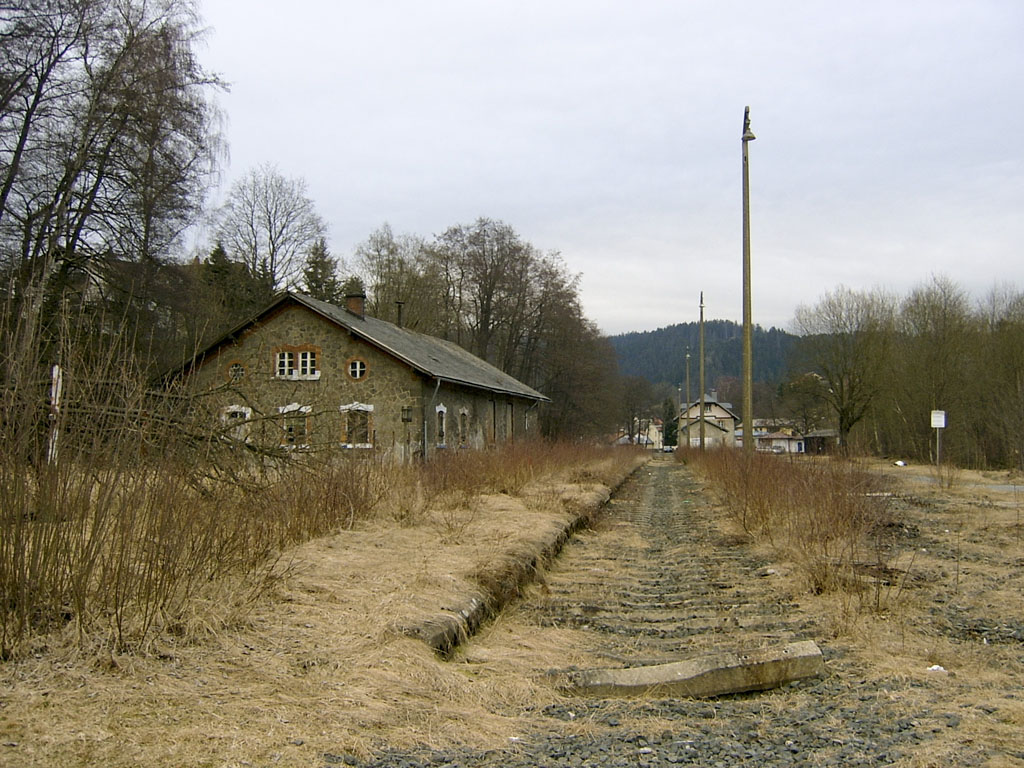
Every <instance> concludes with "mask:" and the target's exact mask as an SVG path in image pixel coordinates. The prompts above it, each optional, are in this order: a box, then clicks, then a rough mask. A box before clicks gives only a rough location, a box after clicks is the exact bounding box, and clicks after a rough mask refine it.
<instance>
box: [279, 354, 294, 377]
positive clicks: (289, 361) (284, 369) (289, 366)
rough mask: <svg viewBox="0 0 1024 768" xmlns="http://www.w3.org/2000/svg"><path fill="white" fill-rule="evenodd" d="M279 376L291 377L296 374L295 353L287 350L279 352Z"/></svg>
mask: <svg viewBox="0 0 1024 768" xmlns="http://www.w3.org/2000/svg"><path fill="white" fill-rule="evenodd" d="M276 369H277V378H279V379H290V378H292V377H293V376H294V375H295V353H294V352H292V351H290V350H286V351H281V352H278V353H277V364H276Z"/></svg>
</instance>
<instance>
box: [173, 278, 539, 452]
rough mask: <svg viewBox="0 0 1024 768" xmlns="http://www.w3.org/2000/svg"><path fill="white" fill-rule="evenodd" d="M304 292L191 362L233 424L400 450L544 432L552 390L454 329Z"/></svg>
mask: <svg viewBox="0 0 1024 768" xmlns="http://www.w3.org/2000/svg"><path fill="white" fill-rule="evenodd" d="M365 299H366V297H365V295H362V294H360V295H351V296H348V297H347V298H346V304H345V307H338V306H335V305H333V304H328V303H326V302H323V301H318V300H316V299H312V298H310V297H308V296H305V295H303V294H300V293H295V292H290V291H288V292H284V293H281V294H279V295H278V296H277V297H276V298H275V299H274V301H273V302H272V303H271V304H270V305H269V306H267V307H266V308H265V309H263V310H262V311H261V312H259V313H258V314H257V315H256V316H255V317H254V318H252V319H250V320H248V321H246V322H245V323H242V324H241V325H239V326H238V327H236V328H234V329H232V330H231V331H230V332H228V333H226V334H225V335H224V336H222V337H221V338H220V339H218V340H217V341H215V342H213V343H212V344H210V345H209V346H208V347H207V348H206V349H204V350H202V351H201V352H199V353H198V354H197V355H196V356H195V357H194V358H193V359H192V360H191V361H190V362H189V363H188V364H187V365H186V366H185V367H184V369H183V373H184V374H185V375H186V377H187V380H188V382H189V384H190V386H191V387H192V388H194V389H195V390H196V391H203V392H208V393H209V394H210V397H211V398H213V399H214V402H215V409H216V412H217V413H218V415H219V418H220V419H221V424H222V434H223V435H224V436H225V438H226V439H230V440H235V441H239V442H251V443H261V444H264V445H279V446H282V447H285V448H289V449H307V450H308V449H311V448H331V447H334V448H337V449H340V450H351V451H368V450H378V451H385V452H388V453H391V454H392V455H394V456H395V458H397V459H409V458H412V457H426V456H430V455H432V454H434V453H435V452H437V451H441V450H451V449H457V448H485V447H488V446H492V445H495V444H499V443H508V442H512V441H516V440H520V439H524V438H526V437H528V436H533V435H535V434H536V433H537V431H538V424H539V418H538V408H539V406H540V405H541V404H542V403H544V402H548V398H547V397H545V396H544V395H542V394H541V393H540V392H537V391H536V390H534V389H532V388H531V387H528V386H527V385H525V384H523V383H522V382H520V381H518V380H516V379H515V378H513V377H511V376H509V375H507V374H505V373H503V372H502V371H500V370H499V369H498V368H496V367H494V366H493V365H491V364H489V363H487V362H485V361H484V360H481V359H480V358H478V357H476V356H475V355H472V354H470V353H469V352H467V351H466V350H464V349H462V348H461V347H459V346H458V345H456V344H454V343H452V342H450V341H445V340H443V339H439V338H435V337H433V336H427V335H424V334H422V333H416V332H415V331H411V330H408V329H406V328H403V327H400V326H399V325H395V324H393V323H388V322H385V321H383V320H378V319H377V318H373V317H367V316H366V314H365V311H364V308H365Z"/></svg>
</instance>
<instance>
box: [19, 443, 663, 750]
mask: <svg viewBox="0 0 1024 768" xmlns="http://www.w3.org/2000/svg"><path fill="white" fill-rule="evenodd" d="M574 456H575V457H576V458H582V454H574ZM591 456H592V457H593V454H591ZM641 460H643V459H642V457H638V456H636V455H633V454H625V453H618V454H614V455H606V454H601V455H599V456H597V457H596V460H594V461H592V463H591V465H589V466H588V468H587V469H586V471H585V472H584V473H582V474H586V476H587V477H586V480H587V482H586V484H583V485H581V484H578V483H570V482H568V479H569V478H568V475H570V474H571V475H573V477H574V478H575V479H580V474H581V473H580V471H579V469H578V467H576V465H575V464H573V465H572V466H573V468H572V469H571V470H569V469H567V468H566V467H565V466H561V467H559V468H558V469H557V470H555V471H549V470H546V469H544V468H543V466H544V465H542V464H538V463H536V462H535V466H534V469H533V470H531V478H532V480H531V481H530V482H526V483H522V484H519V485H518V486H517V487H516V488H514V490H517V492H518V493H519V495H518V496H510V495H508V494H502V493H485V494H483V495H479V496H477V497H476V501H474V506H473V510H472V515H471V518H470V519H469V520H467V521H466V523H465V525H464V527H462V528H460V530H459V531H458V532H457V535H448V534H449V533H451V532H450V531H447V530H446V529H445V526H444V525H439V524H438V522H437V521H438V515H439V514H442V512H441V511H440V510H439V509H438V508H437V507H436V506H435V504H436V503H437V502H440V501H442V500H444V499H445V498H446V497H445V496H444V495H443V494H441V495H437V496H434V497H432V503H431V504H427V505H426V506H424V508H423V509H421V510H420V511H419V512H418V513H417V515H416V516H415V518H416V520H415V522H414V521H413V520H412V519H410V517H409V516H408V515H403V514H402V513H401V512H400V511H399V512H396V511H395V510H394V509H393V508H389V507H388V505H389V504H400V503H401V501H400V499H398V498H396V497H389V498H388V499H384V500H382V501H381V506H380V508H379V509H378V510H377V514H376V515H375V516H374V518H373V519H366V518H363V519H358V520H356V521H354V523H353V526H352V529H351V530H347V531H343V532H340V533H336V534H334V535H330V536H326V537H322V538H318V539H316V540H314V541H311V542H308V543H306V544H302V545H299V546H296V547H293V548H291V549H289V550H288V551H287V552H286V556H285V557H284V558H282V559H281V560H280V561H279V562H278V566H277V572H276V578H275V580H274V581H272V582H270V586H269V587H267V589H268V590H269V591H266V592H264V593H262V594H261V596H259V597H258V598H257V599H256V600H255V601H253V600H252V598H251V594H250V590H251V585H249V584H247V583H246V582H244V581H241V580H238V581H232V580H230V579H229V580H223V581H221V582H219V583H218V584H217V585H215V586H214V588H212V589H210V590H208V591H206V592H205V593H203V594H201V595H199V596H197V598H196V599H195V600H194V601H192V602H190V604H189V605H190V608H189V612H188V616H187V619H186V622H187V624H188V626H187V627H186V628H183V630H182V631H181V632H179V633H178V634H173V633H163V634H160V635H159V636H158V637H157V638H156V639H154V641H153V642H152V643H151V644H150V645H149V646H148V652H147V653H142V654H139V653H135V654H128V653H123V652H118V651H117V649H116V648H115V647H113V646H110V645H108V644H105V643H102V642H101V643H98V644H96V645H93V646H90V644H89V643H85V644H82V643H81V642H79V641H77V639H76V638H75V637H73V636H72V635H73V633H64V634H59V633H58V634H51V635H47V636H45V637H42V636H41V637H38V638H37V639H36V641H35V643H34V648H33V651H32V652H31V653H28V654H27V655H26V656H25V657H23V658H21V659H19V660H15V661H11V662H8V663H6V664H4V665H2V666H0V690H2V693H0V750H2V751H0V762H3V763H5V764H11V765H24V766H37V765H38V766H42V765H46V766H50V765H108V766H115V767H117V766H129V765H132V766H134V765H140V764H151V765H196V766H199V765H211V766H212V765H217V766H234V765H239V766H241V765H247V764H253V765H257V764H274V765H284V766H289V765H294V766H309V765H315V764H318V760H321V759H322V756H323V754H324V753H325V752H330V753H334V754H339V753H353V754H367V753H368V752H369V751H370V750H371V749H372V748H374V747H379V746H380V745H381V744H384V743H387V744H391V745H394V746H402V745H410V746H411V745H421V746H422V745H426V746H430V745H435V744H437V745H440V744H455V743H463V742H467V741H470V742H471V743H473V744H474V745H476V746H487V747H492V748H494V747H499V748H510V744H512V742H510V741H509V738H510V737H511V736H515V735H517V732H518V731H519V729H520V727H521V720H520V719H519V718H520V716H521V715H522V713H523V712H524V710H525V709H526V708H527V707H529V706H530V705H532V704H534V703H535V702H536V701H537V700H538V698H542V697H543V696H556V695H557V694H554V693H553V692H551V691H550V689H549V688H548V687H547V686H545V685H543V675H542V673H538V672H537V670H543V669H544V668H546V667H548V666H555V665H556V664H559V663H561V662H562V660H563V657H562V655H561V653H562V651H561V649H562V648H564V638H561V637H559V636H558V633H557V632H555V633H541V634H539V635H535V636H531V637H524V638H521V639H519V641H518V642H517V643H515V644H513V646H512V648H513V650H512V652H511V653H510V654H509V655H508V656H507V657H503V658H492V659H482V658H475V659H465V658H463V659H458V658H457V659H456V660H455V661H454V662H443V661H441V660H440V659H438V658H437V657H436V656H435V655H434V653H433V652H432V651H431V650H430V649H429V648H428V647H427V646H426V645H425V644H424V643H422V642H420V641H418V640H414V639H411V638H409V637H406V636H405V635H404V634H403V631H402V628H403V627H405V626H408V625H409V624H410V623H414V622H416V621H418V620H421V619H423V618H426V617H429V616H432V615H435V614H436V613H437V612H438V611H439V610H442V609H443V608H445V607H446V606H449V605H451V604H453V603H455V602H456V601H458V600H459V599H460V598H462V597H463V596H465V595H466V594H472V593H474V592H475V591H477V590H478V589H479V584H478V583H476V582H475V580H474V575H475V574H478V573H480V572H482V571H484V570H486V568H487V567H488V566H490V565H492V564H493V563H494V562H495V561H496V560H497V559H498V558H500V557H502V556H504V555H505V554H506V553H507V552H508V551H510V550H511V549H519V550H525V551H530V549H531V548H534V549H536V548H539V547H540V545H541V542H542V541H543V540H544V539H545V537H546V536H547V535H548V534H549V533H550V532H551V531H553V530H555V529H557V528H558V527H559V526H563V525H564V524H565V523H566V521H567V520H568V519H569V518H570V516H572V515H574V514H579V511H580V510H581V509H585V508H587V507H588V506H593V505H595V504H597V503H599V501H600V499H601V498H603V496H602V490H601V489H602V488H604V487H606V486H604V485H603V484H605V483H607V484H611V483H614V482H616V481H617V480H618V479H621V477H623V476H624V475H625V474H626V473H627V472H628V471H629V470H630V469H631V468H632V467H633V466H635V463H636V462H637V461H641ZM421 481H422V479H421ZM599 481H601V483H599ZM501 484H502V485H505V487H509V488H512V487H513V486H512V485H507V484H506V482H505V481H501ZM604 492H605V493H606V491H604ZM232 584H235V586H232ZM485 631H487V632H501V631H502V624H501V622H500V621H498V622H496V623H494V624H493V625H490V626H489V627H488V628H487V629H486V630H485ZM555 656H557V657H558V661H557V662H556V661H554V660H553V657H555ZM545 659H546V660H547V661H545ZM467 722H472V723H473V727H472V728H466V723H467ZM2 744H6V745H7V746H2Z"/></svg>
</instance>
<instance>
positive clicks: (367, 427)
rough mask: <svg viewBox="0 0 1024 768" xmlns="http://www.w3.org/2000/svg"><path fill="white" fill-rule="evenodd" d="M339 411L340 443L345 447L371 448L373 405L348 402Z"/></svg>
mask: <svg viewBox="0 0 1024 768" xmlns="http://www.w3.org/2000/svg"><path fill="white" fill-rule="evenodd" d="M338 410H340V411H341V443H342V445H343V446H344V447H346V448H373V406H372V405H367V404H366V403H349V404H348V405H342V406H339V407H338Z"/></svg>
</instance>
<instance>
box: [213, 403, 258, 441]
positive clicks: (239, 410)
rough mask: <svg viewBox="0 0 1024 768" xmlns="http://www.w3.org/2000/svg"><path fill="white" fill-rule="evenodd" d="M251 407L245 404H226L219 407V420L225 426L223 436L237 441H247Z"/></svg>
mask: <svg viewBox="0 0 1024 768" xmlns="http://www.w3.org/2000/svg"><path fill="white" fill-rule="evenodd" d="M251 418H252V408H249V407H248V406H245V405H228V406H225V407H224V408H222V409H221V411H220V420H221V423H222V424H224V426H225V427H226V429H225V437H227V438H228V439H229V440H235V441H237V442H239V443H246V442H248V441H249V430H250V428H251V427H252V425H251V424H250V423H249V420H250V419H251Z"/></svg>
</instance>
